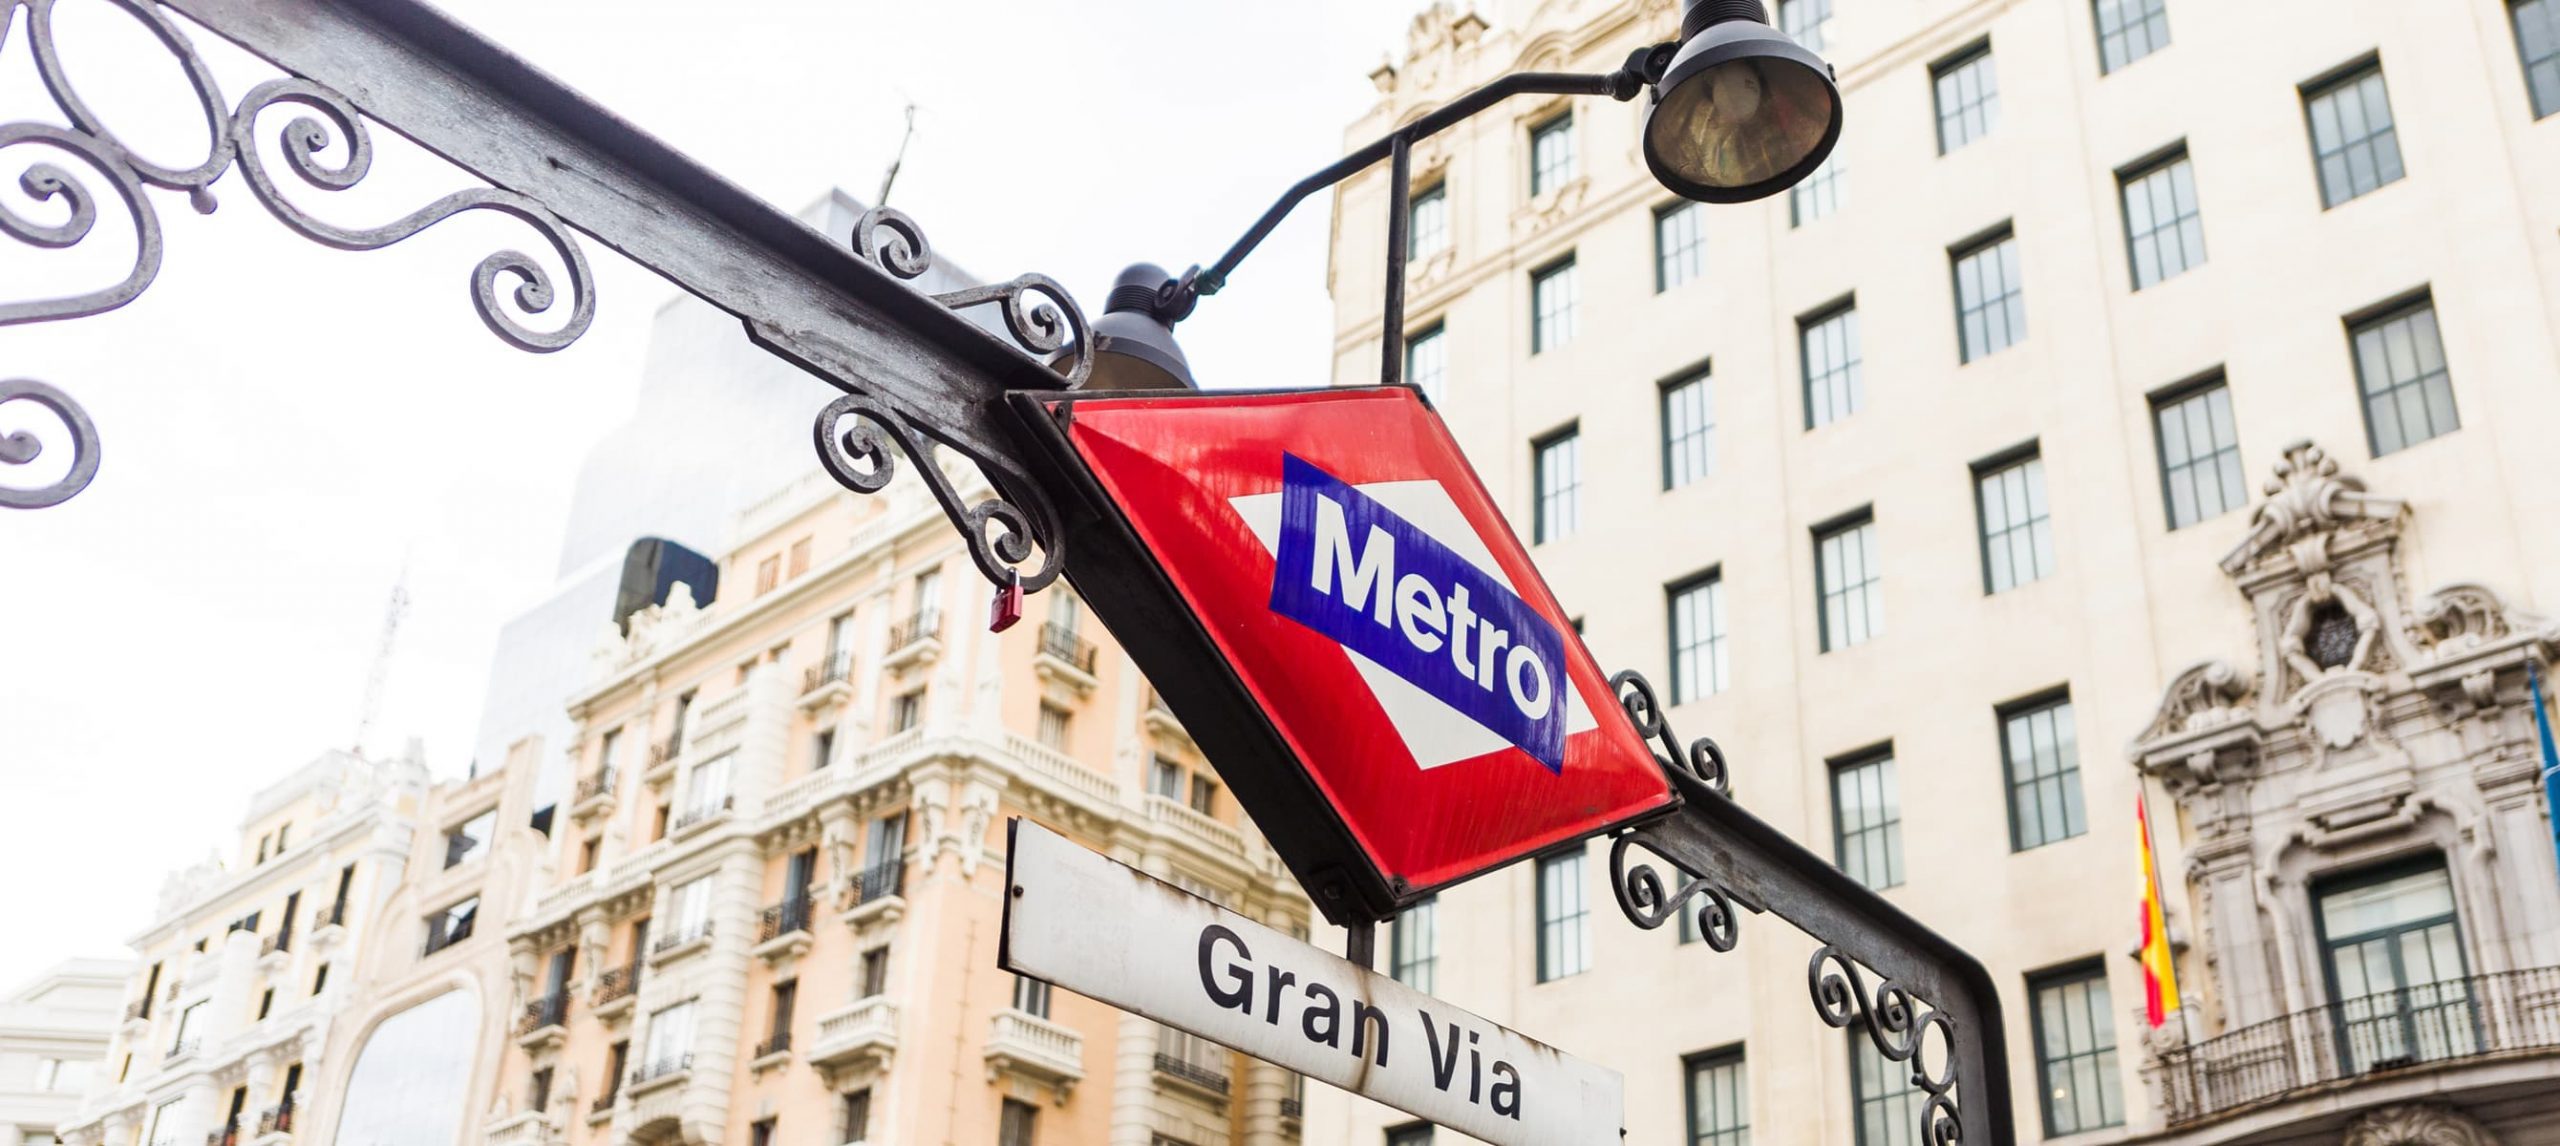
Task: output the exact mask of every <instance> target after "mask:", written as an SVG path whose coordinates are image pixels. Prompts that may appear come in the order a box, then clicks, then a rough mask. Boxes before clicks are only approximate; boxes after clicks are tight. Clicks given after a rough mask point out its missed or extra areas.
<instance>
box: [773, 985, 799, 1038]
mask: <svg viewBox="0 0 2560 1146" xmlns="http://www.w3.org/2000/svg"><path fill="white" fill-rule="evenodd" d="M799 1003H800V980H798V979H785V980H783V981H781V982H779V983H776V984H774V985H773V1004H772V1006H771V1007H770V1008H769V1009H768V1011H767V1013H766V1023H765V1030H764V1035H765V1045H767V1046H769V1047H772V1048H773V1049H774V1050H777V1051H783V1050H789V1049H791V1012H792V1011H793V1010H794V1009H796V1008H797V1007H798V1005H799Z"/></svg>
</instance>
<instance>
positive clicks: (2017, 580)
mask: <svg viewBox="0 0 2560 1146" xmlns="http://www.w3.org/2000/svg"><path fill="white" fill-rule="evenodd" d="M1973 502H1974V509H1975V510H1976V512H1977V515H1978V517H1979V518H1980V520H1981V523H1982V591H1983V592H1985V593H2000V592H2006V591H2007V590H2010V589H2015V588H2017V587H2018V586H2020V585H2024V584H2026V583H2028V582H2030V581H2041V580H2043V579H2045V578H2046V577H2049V576H2051V575H2052V574H2053V518H2052V511H2051V510H2050V509H2049V508H2047V506H2046V505H2045V499H2044V457H2043V456H2042V455H2041V454H2038V453H2036V452H2035V450H2034V449H2033V447H2030V448H2029V450H2028V452H2027V453H2026V454H2025V455H2024V456H2022V457H2021V456H2012V457H2010V458H2008V459H2005V460H2002V461H1997V462H1993V463H1990V464H1989V465H1987V466H1984V467H1980V468H1977V469H1975V470H1974V472H1973Z"/></svg>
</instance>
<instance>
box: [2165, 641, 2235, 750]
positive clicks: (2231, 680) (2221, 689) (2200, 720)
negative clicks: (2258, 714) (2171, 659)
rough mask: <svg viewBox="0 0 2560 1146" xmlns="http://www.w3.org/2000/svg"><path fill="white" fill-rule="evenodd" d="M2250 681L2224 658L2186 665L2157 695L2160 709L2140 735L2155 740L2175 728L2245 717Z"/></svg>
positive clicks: (2195, 727) (2206, 725) (2207, 725)
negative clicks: (2161, 694)
mask: <svg viewBox="0 0 2560 1146" xmlns="http://www.w3.org/2000/svg"><path fill="white" fill-rule="evenodd" d="M2252 685H2253V682H2252V681H2251V680H2250V678H2249V674H2248V673H2247V672H2246V671H2244V670H2242V669H2239V668H2237V667H2234V666H2233V665H2232V663H2231V662H2229V661H2226V660H2220V659H2216V660H2209V661H2203V662H2199V663H2197V664H2194V665H2190V666H2188V667H2187V670H2186V671H2185V672H2182V673H2179V674H2178V678H2177V679H2176V680H2173V681H2170V682H2169V690H2168V692H2167V693H2166V694H2165V695H2163V696H2162V697H2161V698H2160V710H2159V711H2158V712H2157V713H2154V714H2153V715H2152V717H2151V726H2150V727H2148V728H2145V729H2143V730H2142V739H2144V740H2158V739H2161V738H2163V737H2166V736H2169V735H2171V734H2173V733H2179V732H2199V731H2202V730H2204V729H2207V728H2215V727H2219V726H2221V725H2225V724H2229V723H2231V722H2233V721H2237V720H2245V719H2247V718H2248V715H2249V712H2248V709H2247V707H2246V702H2247V701H2248V699H2249V692H2250V689H2251V687H2252Z"/></svg>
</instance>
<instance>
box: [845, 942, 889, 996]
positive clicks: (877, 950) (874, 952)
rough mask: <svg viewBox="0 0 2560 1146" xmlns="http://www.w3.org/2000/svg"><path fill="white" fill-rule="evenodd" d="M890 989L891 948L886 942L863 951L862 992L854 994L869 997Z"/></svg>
mask: <svg viewBox="0 0 2560 1146" xmlns="http://www.w3.org/2000/svg"><path fill="white" fill-rule="evenodd" d="M888 989H889V948H888V947H887V946H886V945H885V944H884V945H882V946H879V947H874V948H872V949H870V950H868V951H865V952H863V953H862V993H861V994H859V995H856V996H854V997H855V998H858V999H869V998H874V997H876V996H879V995H881V994H883V993H885V992H887V991H888Z"/></svg>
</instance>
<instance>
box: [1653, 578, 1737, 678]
mask: <svg viewBox="0 0 2560 1146" xmlns="http://www.w3.org/2000/svg"><path fill="white" fill-rule="evenodd" d="M1664 595H1665V596H1666V597H1667V598H1668V603H1669V607H1670V611H1671V616H1670V621H1671V624H1670V629H1671V703H1673V704H1686V703H1688V702H1690V701H1693V700H1697V699H1700V698H1702V697H1707V696H1713V695H1715V694H1716V693H1719V692H1723V691H1724V688H1725V669H1726V664H1725V626H1724V571H1723V570H1722V569H1721V568H1717V569H1710V570H1708V571H1706V572H1704V573H1701V574H1698V575H1697V576H1695V577H1691V578H1689V579H1688V580H1686V581H1680V582H1677V583H1674V584H1673V585H1671V586H1670V587H1668V588H1667V589H1665V590H1664Z"/></svg>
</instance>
